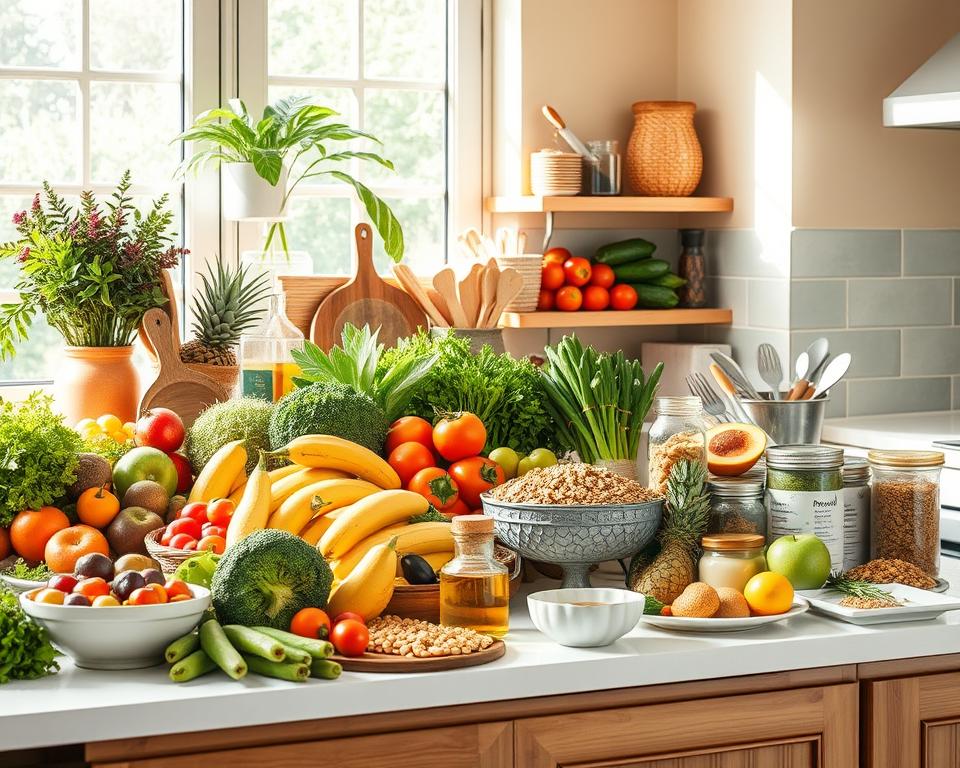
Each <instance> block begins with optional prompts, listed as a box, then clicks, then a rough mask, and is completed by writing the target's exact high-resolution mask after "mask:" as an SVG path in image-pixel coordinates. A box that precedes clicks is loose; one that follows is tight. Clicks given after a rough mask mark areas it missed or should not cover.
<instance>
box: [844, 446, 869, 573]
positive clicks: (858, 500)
mask: <svg viewBox="0 0 960 768" xmlns="http://www.w3.org/2000/svg"><path fill="white" fill-rule="evenodd" d="M869 559H870V465H869V464H868V463H867V460H866V459H861V458H860V457H858V456H845V457H844V459H843V570H845V571H849V570H850V569H851V568H856V567H857V566H858V565H863V564H864V563H865V562H867V561H868V560H869Z"/></svg>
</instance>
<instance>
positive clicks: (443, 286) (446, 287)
mask: <svg viewBox="0 0 960 768" xmlns="http://www.w3.org/2000/svg"><path fill="white" fill-rule="evenodd" d="M433 287H434V288H436V290H437V293H439V294H440V295H441V296H443V300H444V301H445V302H446V304H447V309H448V310H449V311H450V317H451V318H452V319H453V327H454V328H466V327H467V316H466V314H464V311H463V307H462V306H460V299H459V298H458V297H457V276H456V274H455V273H454V271H453V270H452V269H450V267H445V268H444V269H441V270H440V271H439V272H437V274H435V275H434V276H433Z"/></svg>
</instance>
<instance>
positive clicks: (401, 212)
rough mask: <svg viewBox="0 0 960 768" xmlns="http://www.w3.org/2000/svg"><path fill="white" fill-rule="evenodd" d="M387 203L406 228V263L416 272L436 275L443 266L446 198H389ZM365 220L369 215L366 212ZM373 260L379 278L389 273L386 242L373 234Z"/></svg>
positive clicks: (404, 232) (404, 253)
mask: <svg viewBox="0 0 960 768" xmlns="http://www.w3.org/2000/svg"><path fill="white" fill-rule="evenodd" d="M384 202H386V204H387V205H389V206H390V208H391V210H392V211H393V212H394V214H395V215H396V217H397V219H399V221H400V226H401V227H402V228H403V242H404V251H403V260H404V262H406V263H407V264H409V265H410V268H411V269H413V270H414V271H415V272H422V273H423V274H427V275H429V274H433V273H434V272H436V271H437V270H438V269H439V268H440V266H441V265H442V264H443V263H444V208H445V206H444V201H443V198H439V197H437V198H402V199H398V198H390V197H385V198H384ZM364 219H366V211H364ZM373 242H374V247H373V260H374V263H375V264H376V265H377V271H378V272H379V273H380V274H387V273H389V272H390V265H391V264H393V261H392V259H390V257H389V256H387V254H386V253H385V252H384V250H383V240H382V238H381V237H380V235H379V234H376V231H374V236H373Z"/></svg>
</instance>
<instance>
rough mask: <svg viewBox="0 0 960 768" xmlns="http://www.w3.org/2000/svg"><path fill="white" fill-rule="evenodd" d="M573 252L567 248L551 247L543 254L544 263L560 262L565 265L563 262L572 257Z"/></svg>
mask: <svg viewBox="0 0 960 768" xmlns="http://www.w3.org/2000/svg"><path fill="white" fill-rule="evenodd" d="M572 256H573V254H572V253H570V251H568V250H567V249H566V248H549V249H548V250H547V252H546V253H545V254H543V263H544V264H560V265H561V266H563V262H565V261H566V260H567V259H569V258H570V257H572Z"/></svg>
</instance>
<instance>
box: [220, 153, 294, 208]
mask: <svg viewBox="0 0 960 768" xmlns="http://www.w3.org/2000/svg"><path fill="white" fill-rule="evenodd" d="M221 178H222V181H223V217H224V218H225V219H227V220H229V221H276V220H277V219H279V218H282V217H283V196H284V195H285V194H286V192H287V169H286V167H284V168H283V170H282V171H281V172H280V178H279V180H278V181H277V185H276V186H275V187H274V186H270V184H269V182H267V181H266V180H265V179H263V178H261V177H260V176H259V175H258V174H257V171H256V169H255V168H254V167H253V163H224V165H222V166H221Z"/></svg>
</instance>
